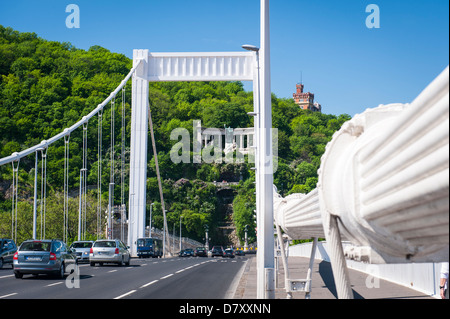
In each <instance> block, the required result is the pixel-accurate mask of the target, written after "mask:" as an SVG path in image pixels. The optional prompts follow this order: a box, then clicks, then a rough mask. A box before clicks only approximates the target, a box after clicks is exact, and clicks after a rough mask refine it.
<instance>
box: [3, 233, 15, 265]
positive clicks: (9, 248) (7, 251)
mask: <svg viewBox="0 0 450 319" xmlns="http://www.w3.org/2000/svg"><path fill="white" fill-rule="evenodd" d="M16 251H17V246H16V243H15V242H14V240H12V239H7V238H0V269H2V268H3V266H4V265H6V264H11V265H12V263H13V256H14V254H15V252H16Z"/></svg>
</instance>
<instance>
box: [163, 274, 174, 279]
mask: <svg viewBox="0 0 450 319" xmlns="http://www.w3.org/2000/svg"><path fill="white" fill-rule="evenodd" d="M172 276H173V274H169V275H167V276H164V277H161V278H160V279H166V278H169V277H172Z"/></svg>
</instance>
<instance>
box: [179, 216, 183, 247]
mask: <svg viewBox="0 0 450 319" xmlns="http://www.w3.org/2000/svg"><path fill="white" fill-rule="evenodd" d="M182 217H183V216H181V215H180V251H181V248H182V246H181V218H182Z"/></svg>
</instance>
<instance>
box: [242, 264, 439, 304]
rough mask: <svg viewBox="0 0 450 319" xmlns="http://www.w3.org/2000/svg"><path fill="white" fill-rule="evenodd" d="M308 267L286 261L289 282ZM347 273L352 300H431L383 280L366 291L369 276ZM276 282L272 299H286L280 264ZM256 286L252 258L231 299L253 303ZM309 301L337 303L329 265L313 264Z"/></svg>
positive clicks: (298, 296) (301, 296)
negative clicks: (328, 300)
mask: <svg viewBox="0 0 450 319" xmlns="http://www.w3.org/2000/svg"><path fill="white" fill-rule="evenodd" d="M308 265H309V258H304V257H289V274H290V277H291V279H304V278H306V274H307V271H308ZM348 272H349V276H350V283H351V285H352V289H353V295H354V298H355V299H434V298H433V297H431V296H429V295H426V294H423V293H421V292H419V291H416V290H414V289H410V288H408V287H404V286H401V285H397V284H395V283H392V282H389V281H386V280H382V279H380V281H379V288H368V287H367V286H366V279H367V277H368V274H366V273H362V272H359V271H357V270H353V269H349V270H348ZM277 279H278V280H277V285H276V291H275V299H285V298H286V291H285V289H284V271H283V267H282V265H281V262H280V271H279V273H278V278H277ZM256 285H257V280H256V257H255V256H251V257H249V259H248V262H247V264H246V266H245V270H244V272H243V273H242V276H241V279H240V282H239V285H238V287H237V289H236V292H235V294H234V299H255V298H256ZM292 297H293V299H305V293H304V292H295V293H292ZM311 299H337V292H336V285H335V283H334V279H333V273H332V271H331V264H330V263H329V262H326V261H322V260H316V261H315V263H314V268H313V273H312V289H311Z"/></svg>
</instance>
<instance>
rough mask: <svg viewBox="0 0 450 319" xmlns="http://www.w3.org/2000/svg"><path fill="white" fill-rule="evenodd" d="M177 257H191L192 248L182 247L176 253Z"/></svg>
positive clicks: (192, 253) (192, 254)
mask: <svg viewBox="0 0 450 319" xmlns="http://www.w3.org/2000/svg"><path fill="white" fill-rule="evenodd" d="M178 256H179V257H192V256H194V250H193V249H192V248H187V249H183V250H182V251H180V253H179V254H178Z"/></svg>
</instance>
